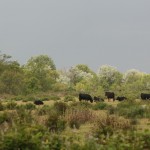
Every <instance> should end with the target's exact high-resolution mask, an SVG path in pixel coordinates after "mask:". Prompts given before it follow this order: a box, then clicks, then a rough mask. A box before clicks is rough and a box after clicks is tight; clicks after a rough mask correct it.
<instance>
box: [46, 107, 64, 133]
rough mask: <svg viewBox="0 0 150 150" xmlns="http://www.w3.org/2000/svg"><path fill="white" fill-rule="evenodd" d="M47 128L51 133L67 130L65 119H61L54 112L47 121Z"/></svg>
mask: <svg viewBox="0 0 150 150" xmlns="http://www.w3.org/2000/svg"><path fill="white" fill-rule="evenodd" d="M46 126H47V127H48V129H49V131H52V132H59V131H63V130H64V129H65V127H66V121H65V119H64V118H63V117H60V116H59V115H58V113H57V112H56V111H53V110H52V111H51V112H50V113H49V115H48V118H47V120H46Z"/></svg>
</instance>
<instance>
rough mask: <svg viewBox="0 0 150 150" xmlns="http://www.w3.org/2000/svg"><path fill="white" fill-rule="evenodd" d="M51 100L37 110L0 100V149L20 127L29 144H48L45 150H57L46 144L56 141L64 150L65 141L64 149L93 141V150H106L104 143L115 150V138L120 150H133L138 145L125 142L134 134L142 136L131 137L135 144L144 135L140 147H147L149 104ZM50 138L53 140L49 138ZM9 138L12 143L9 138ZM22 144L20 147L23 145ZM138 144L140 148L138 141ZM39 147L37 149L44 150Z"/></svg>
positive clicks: (29, 104)
mask: <svg viewBox="0 0 150 150" xmlns="http://www.w3.org/2000/svg"><path fill="white" fill-rule="evenodd" d="M53 99H54V97H53V98H49V99H47V100H44V101H43V102H44V105H41V106H37V105H36V106H35V105H34V103H33V101H32V100H28V101H26V100H24V98H23V99H21V100H2V101H1V103H0V108H1V111H0V131H1V140H2V141H1V142H0V146H1V147H3V148H5V146H6V147H9V146H10V145H13V144H12V143H11V144H10V142H9V143H8V141H7V140H8V139H7V138H8V137H9V136H10V135H16V131H19V130H20V128H21V127H23V129H22V132H23V131H24V130H25V131H27V133H23V134H29V135H30V136H31V137H30V138H31V139H32V140H35V141H33V143H34V142H35V143H36V142H37V143H39V145H41V147H43V146H44V145H43V144H42V143H43V142H44V141H45V139H46V141H48V142H46V143H49V144H46V145H47V147H49V149H57V148H50V147H52V145H51V146H50V143H51V142H52V143H53V144H54V145H55V144H56V143H57V142H58V141H59V142H60V143H59V144H60V145H61V146H60V147H61V148H62V147H65V148H64V149H66V147H67V141H69V143H70V145H69V147H68V149H73V148H72V146H71V145H78V146H77V147H80V146H81V147H82V148H77V149H84V148H83V147H86V146H87V145H86V144H87V143H86V142H87V141H93V142H94V145H95V149H99V148H100V149H108V147H106V143H107V146H109V145H110V147H111V145H113V149H117V148H116V147H117V146H116V144H115V142H117V141H115V140H116V139H115V138H116V137H117V136H120V137H122V138H123V137H124V139H123V141H124V143H126V144H127V145H126V146H122V145H123V144H122V145H120V146H119V147H120V148H121V147H123V148H122V149H127V148H126V147H128V148H129V149H134V148H135V147H136V146H137V147H138V145H134V144H133V142H131V143H130V140H128V138H129V137H130V136H129V135H130V134H131V132H135V131H136V136H137V135H138V134H142V135H138V136H139V137H137V138H135V137H136V136H134V138H135V140H138V139H140V138H141V139H142V140H141V141H144V142H145V139H144V138H145V136H147V134H148V136H147V139H148V142H147V143H146V144H145V145H144V144H143V145H144V146H143V147H145V149H147V146H148V147H149V146H150V134H149V133H150V132H149V131H150V114H149V113H150V101H148V102H143V101H141V100H133V102H131V101H128V100H127V101H126V102H118V101H115V102H113V101H109V102H108V100H106V99H105V101H104V102H97V103H96V102H93V103H90V102H79V100H78V98H77V97H75V96H72V97H69V98H67V101H66V99H65V96H61V97H59V99H57V98H56V99H55V100H53ZM143 106H146V108H143ZM28 131H30V132H28ZM18 134H20V133H18ZM34 134H35V135H36V134H41V137H38V138H39V139H41V141H43V142H41V141H38V140H39V139H38V138H37V137H36V138H35V137H34V136H35V135H34ZM49 134H50V135H51V136H50V137H49ZM145 134H146V135H145ZM29 135H28V136H29ZM18 136H19V135H18ZM53 136H54V138H52V137H53ZM14 137H15V136H14ZM131 137H132V136H131ZM9 138H10V137H9ZM11 138H12V139H13V137H11ZM55 138H56V139H55ZM132 138H133V137H132ZM5 139H6V140H5ZM12 139H11V140H12ZM54 139H55V140H56V141H55V140H54ZM13 140H14V139H13ZM36 140H37V141H36ZM6 141H7V142H6ZM123 141H121V143H122V142H123ZM22 142H23V143H24V141H22ZM62 143H65V145H64V144H62ZM138 143H139V144H141V143H140V142H139V141H138ZM9 144H10V145H9ZM57 144H58V143H57ZM57 144H56V145H57ZM99 144H100V145H101V146H102V147H101V146H100V145H99ZM133 145H134V148H133ZM57 146H58V145H57ZM57 146H56V147H57ZM41 147H40V149H46V148H45V147H43V148H41ZM58 147H59V146H58ZM91 147H92V145H88V148H87V149H91ZM61 148H60V149H61ZM0 149H1V148H0ZM14 149H15V146H14ZM33 149H34V148H33ZM47 149H48V148H47ZM58 149H59V148H58ZM62 149H63V148H62ZM139 149H140V148H139ZM141 149H142V147H141Z"/></svg>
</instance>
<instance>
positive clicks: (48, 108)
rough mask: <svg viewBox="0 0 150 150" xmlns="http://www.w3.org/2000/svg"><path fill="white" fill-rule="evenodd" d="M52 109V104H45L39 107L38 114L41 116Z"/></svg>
mask: <svg viewBox="0 0 150 150" xmlns="http://www.w3.org/2000/svg"><path fill="white" fill-rule="evenodd" d="M51 109H52V107H51V106H48V105H44V106H43V107H41V108H39V109H37V114H38V115H39V116H42V115H46V114H49V112H50V110H51Z"/></svg>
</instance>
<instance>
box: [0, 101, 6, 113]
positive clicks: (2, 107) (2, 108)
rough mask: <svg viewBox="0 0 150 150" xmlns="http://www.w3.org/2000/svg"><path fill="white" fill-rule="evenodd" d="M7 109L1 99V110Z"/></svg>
mask: <svg viewBox="0 0 150 150" xmlns="http://www.w3.org/2000/svg"><path fill="white" fill-rule="evenodd" d="M4 109H5V106H4V105H3V104H2V102H1V101H0V111H3V110H4Z"/></svg>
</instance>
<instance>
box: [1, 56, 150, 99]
mask: <svg viewBox="0 0 150 150" xmlns="http://www.w3.org/2000/svg"><path fill="white" fill-rule="evenodd" d="M50 90H52V91H67V90H68V91H76V92H85V93H90V94H92V95H97V96H101V97H104V91H114V92H115V93H116V95H124V96H127V97H128V98H139V95H140V93H141V92H150V74H146V73H143V72H140V71H138V70H135V69H131V70H128V71H127V72H125V73H121V72H120V71H118V70H117V69H116V68H115V67H113V66H109V65H103V66H100V68H99V69H98V72H96V73H95V72H94V71H92V70H91V69H90V68H89V67H88V66H87V65H84V64H78V65H76V66H73V67H71V68H70V69H68V70H57V69H56V66H55V63H54V62H53V60H52V58H50V57H49V56H47V55H39V56H35V57H31V58H30V59H29V60H28V61H27V63H26V64H24V65H20V64H19V62H17V61H13V60H12V57H11V56H8V55H7V54H0V93H1V94H11V95H27V94H31V93H36V92H46V91H50Z"/></svg>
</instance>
